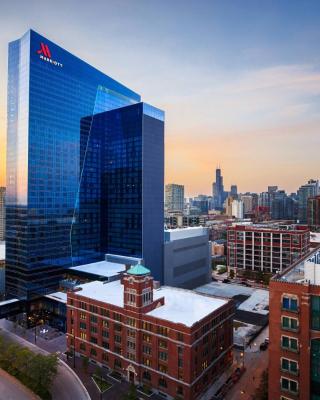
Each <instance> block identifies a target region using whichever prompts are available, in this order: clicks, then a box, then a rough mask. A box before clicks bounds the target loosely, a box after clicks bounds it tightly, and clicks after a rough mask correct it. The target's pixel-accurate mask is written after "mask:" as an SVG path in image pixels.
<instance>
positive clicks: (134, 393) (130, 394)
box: [123, 384, 138, 400]
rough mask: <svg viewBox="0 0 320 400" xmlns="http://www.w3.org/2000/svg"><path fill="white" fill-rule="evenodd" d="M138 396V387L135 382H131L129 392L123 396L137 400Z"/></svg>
mask: <svg viewBox="0 0 320 400" xmlns="http://www.w3.org/2000/svg"><path fill="white" fill-rule="evenodd" d="M137 396H138V394H137V389H136V387H135V386H134V384H131V386H130V389H129V391H128V393H127V394H125V395H124V396H123V400H136V398H137Z"/></svg>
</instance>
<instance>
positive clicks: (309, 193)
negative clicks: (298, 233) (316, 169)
mask: <svg viewBox="0 0 320 400" xmlns="http://www.w3.org/2000/svg"><path fill="white" fill-rule="evenodd" d="M319 194H320V186H319V181H318V180H313V179H310V180H309V181H308V183H306V184H305V185H302V186H300V188H299V190H298V207H299V208H298V219H299V223H300V224H306V223H307V219H308V216H307V214H308V211H307V210H308V199H309V197H314V196H317V195H319Z"/></svg>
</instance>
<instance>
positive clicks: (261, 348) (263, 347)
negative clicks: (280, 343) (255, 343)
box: [260, 342, 268, 351]
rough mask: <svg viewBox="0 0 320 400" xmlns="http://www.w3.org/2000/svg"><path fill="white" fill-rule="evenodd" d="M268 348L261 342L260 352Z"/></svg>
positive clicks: (266, 344)
mask: <svg viewBox="0 0 320 400" xmlns="http://www.w3.org/2000/svg"><path fill="white" fill-rule="evenodd" d="M267 348H268V343H266V342H263V343H261V344H260V351H265V350H267Z"/></svg>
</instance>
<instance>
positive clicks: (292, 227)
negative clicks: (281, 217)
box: [228, 223, 309, 232]
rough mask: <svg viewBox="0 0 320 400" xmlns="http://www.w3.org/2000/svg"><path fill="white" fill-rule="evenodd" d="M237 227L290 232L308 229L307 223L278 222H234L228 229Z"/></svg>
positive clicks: (240, 228)
mask: <svg viewBox="0 0 320 400" xmlns="http://www.w3.org/2000/svg"><path fill="white" fill-rule="evenodd" d="M234 228H235V229H239V230H249V231H250V230H257V231H279V232H280V231H282V232H283V231H290V232H307V231H308V230H309V228H308V226H307V225H297V224H279V223H264V224H253V223H249V224H248V223H245V224H242V223H240V224H239V223H234V224H233V225H232V227H230V228H228V229H234Z"/></svg>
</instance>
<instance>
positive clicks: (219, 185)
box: [212, 168, 226, 210]
mask: <svg viewBox="0 0 320 400" xmlns="http://www.w3.org/2000/svg"><path fill="white" fill-rule="evenodd" d="M212 198H213V204H214V208H215V209H217V210H222V208H223V203H224V201H225V198H226V196H225V192H224V186H223V176H222V175H221V169H220V168H217V169H216V181H215V182H214V183H213V184H212Z"/></svg>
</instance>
